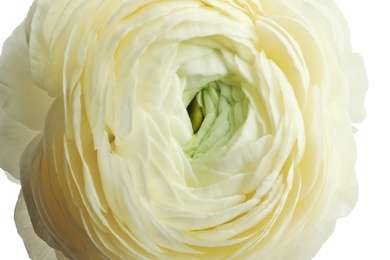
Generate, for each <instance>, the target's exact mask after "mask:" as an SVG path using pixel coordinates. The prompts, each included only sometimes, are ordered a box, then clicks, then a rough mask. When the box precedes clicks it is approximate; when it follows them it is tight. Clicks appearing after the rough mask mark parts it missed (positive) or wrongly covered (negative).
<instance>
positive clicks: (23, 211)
mask: <svg viewBox="0 0 390 260" xmlns="http://www.w3.org/2000/svg"><path fill="white" fill-rule="evenodd" d="M15 223H16V228H17V230H18V233H19V235H20V236H21V237H22V239H23V242H24V245H25V246H26V249H27V252H28V255H29V256H30V258H31V259H32V260H35V259H36V260H42V259H45V260H59V259H61V260H62V259H64V260H65V259H67V258H66V257H64V256H63V255H62V254H61V253H60V252H58V251H57V252H56V250H54V249H53V248H51V247H49V246H48V245H47V244H46V243H45V242H44V241H43V240H42V239H40V238H39V237H38V236H37V234H36V233H35V231H34V228H33V226H32V223H31V220H30V216H29V215H28V211H27V207H26V202H25V201H24V197H23V194H22V193H20V194H19V198H18V202H17V204H16V208H15ZM57 255H58V256H59V257H57Z"/></svg>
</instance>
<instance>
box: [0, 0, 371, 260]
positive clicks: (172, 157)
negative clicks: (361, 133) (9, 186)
mask: <svg viewBox="0 0 390 260" xmlns="http://www.w3.org/2000/svg"><path fill="white" fill-rule="evenodd" d="M366 85H367V80H366V78H365V71H364V66H363V62H362V60H361V58H360V56H359V55H357V54H353V53H352V51H351V47H350V43H349V35H348V30H347V27H346V22H345V21H344V19H343V17H342V15H341V13H340V11H339V10H338V8H337V7H336V5H335V3H334V2H333V1H331V0H244V1H242V0H228V1H226V0H224V1H222V0H212V1H211V0H210V1H208V0H204V1H196V0H172V1H171V0H169V1H153V0H105V1H104V0H90V1H83V0H36V1H35V2H34V3H33V5H32V7H31V9H30V11H29V14H28V16H27V18H26V20H25V21H24V22H23V23H22V24H21V25H20V26H19V27H18V28H17V29H16V30H15V32H14V33H13V35H12V36H11V37H10V38H9V39H8V40H7V42H6V43H5V45H4V49H3V54H2V56H1V59H0V102H1V105H2V108H1V109H0V120H1V125H0V132H1V136H0V145H1V147H2V149H1V150H2V151H1V154H0V166H1V167H2V168H3V169H4V170H5V171H7V172H9V173H10V174H11V175H12V176H13V177H14V178H16V179H19V180H20V183H21V187H22V191H21V194H20V196H19V201H18V203H17V207H16V213H15V214H16V216H15V220H16V224H17V227H18V231H19V233H20V234H21V236H22V237H23V239H24V242H25V245H26V248H27V250H28V252H29V255H30V257H31V258H32V259H310V258H312V257H313V256H314V255H315V253H316V252H317V251H318V250H319V248H320V247H321V245H322V243H323V242H324V241H325V240H326V239H327V237H328V236H329V235H330V234H331V233H332V231H333V227H334V225H335V221H336V219H337V218H339V217H342V216H345V215H347V214H348V213H349V212H350V210H351V209H352V208H353V206H354V204H355V202H356V199H357V184H356V179H355V173H354V165H355V160H356V151H355V144H354V140H353V127H352V125H351V123H352V122H359V121H361V120H363V118H364V114H365V112H364V108H363V100H364V93H365V88H366Z"/></svg>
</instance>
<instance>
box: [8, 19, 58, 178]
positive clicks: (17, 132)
mask: <svg viewBox="0 0 390 260" xmlns="http://www.w3.org/2000/svg"><path fill="white" fill-rule="evenodd" d="M28 55H29V50H28V46H27V42H26V39H25V33H24V23H22V24H21V25H20V26H19V27H18V28H17V29H16V30H15V31H14V33H13V34H12V36H11V37H10V38H9V39H8V40H7V41H6V42H5V44H4V47H3V52H2V55H1V57H0V79H1V81H0V105H1V108H0V147H1V148H2V149H1V151H0V166H1V168H3V169H4V170H6V171H8V172H9V173H11V174H12V176H13V177H14V178H16V179H19V158H20V156H21V153H22V152H23V150H24V148H25V147H26V146H27V144H28V143H29V142H30V141H31V139H32V138H33V137H34V136H35V135H36V134H37V131H40V130H42V128H43V122H44V119H45V115H46V112H47V108H48V104H49V103H51V100H50V98H48V97H47V95H46V94H45V93H44V92H43V91H41V90H40V89H39V88H38V87H37V86H36V85H35V84H34V83H33V82H32V81H31V79H30V72H29V67H30V65H29V61H28Z"/></svg>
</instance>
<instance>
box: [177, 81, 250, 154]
mask: <svg viewBox="0 0 390 260" xmlns="http://www.w3.org/2000/svg"><path fill="white" fill-rule="evenodd" d="M187 112H188V115H189V117H190V119H191V123H192V129H193V131H194V135H193V137H192V139H191V140H190V141H189V142H188V143H187V145H186V146H185V147H183V150H184V152H185V153H186V154H187V155H188V156H190V157H196V156H197V155H204V154H206V153H208V152H212V151H215V150H217V149H220V148H222V147H228V143H229V140H230V139H231V138H232V137H233V135H234V134H235V133H236V132H237V130H238V129H239V128H240V127H241V126H242V124H243V123H244V122H245V119H246V115H247V112H248V100H247V99H246V97H245V94H244V93H243V92H242V90H241V88H239V87H237V86H233V85H230V84H228V83H226V82H225V81H223V80H218V81H213V82H210V83H208V84H207V85H205V86H204V87H202V88H201V90H200V91H199V92H197V93H196V94H195V96H194V97H193V99H192V100H191V102H190V104H189V105H188V107H187Z"/></svg>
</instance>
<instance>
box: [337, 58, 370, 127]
mask: <svg viewBox="0 0 390 260" xmlns="http://www.w3.org/2000/svg"><path fill="white" fill-rule="evenodd" d="M342 65H343V70H344V73H345V75H346V78H347V82H348V86H349V95H350V96H349V107H348V109H349V115H350V117H351V120H352V122H354V123H360V122H362V121H363V120H364V118H365V117H366V110H365V108H364V99H365V96H366V91H367V87H368V79H367V73H366V70H365V67H364V62H363V59H362V57H361V56H360V55H359V54H356V53H353V54H350V55H345V58H344V59H343V64H342Z"/></svg>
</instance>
